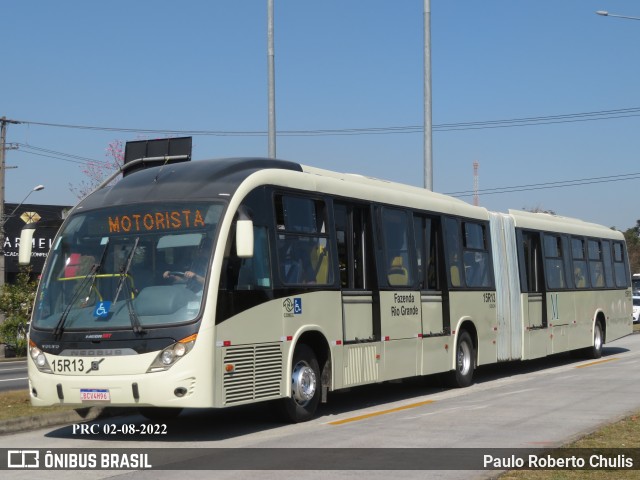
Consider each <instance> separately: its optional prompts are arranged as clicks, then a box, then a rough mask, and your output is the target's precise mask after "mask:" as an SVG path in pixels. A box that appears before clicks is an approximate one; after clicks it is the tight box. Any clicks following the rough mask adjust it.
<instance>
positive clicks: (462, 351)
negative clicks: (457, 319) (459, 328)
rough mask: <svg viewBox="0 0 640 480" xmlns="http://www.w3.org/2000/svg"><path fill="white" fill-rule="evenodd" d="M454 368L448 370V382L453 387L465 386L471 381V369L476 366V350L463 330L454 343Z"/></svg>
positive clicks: (469, 336) (467, 333)
mask: <svg viewBox="0 0 640 480" xmlns="http://www.w3.org/2000/svg"><path fill="white" fill-rule="evenodd" d="M455 355H456V368H455V370H452V371H451V372H449V378H448V380H449V381H448V383H449V386H451V387H454V388H465V387H468V386H469V385H471V383H472V381H473V371H474V370H475V368H476V350H475V348H473V341H472V340H471V335H469V332H467V331H463V332H462V333H461V334H460V336H459V337H458V343H457V344H456V352H455Z"/></svg>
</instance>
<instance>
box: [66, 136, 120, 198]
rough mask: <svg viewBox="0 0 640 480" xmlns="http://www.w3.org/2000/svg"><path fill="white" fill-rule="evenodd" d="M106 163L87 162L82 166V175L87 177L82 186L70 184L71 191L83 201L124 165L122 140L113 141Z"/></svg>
mask: <svg viewBox="0 0 640 480" xmlns="http://www.w3.org/2000/svg"><path fill="white" fill-rule="evenodd" d="M104 155H105V157H107V161H105V162H87V163H85V164H84V165H83V166H82V173H84V175H85V176H86V178H85V179H84V180H82V182H81V183H80V185H73V184H71V183H70V184H69V190H71V192H72V193H73V194H74V195H75V196H76V197H77V198H78V200H82V199H83V198H84V197H86V196H87V195H89V194H90V193H91V192H93V191H94V190H95V189H96V187H97V186H98V185H100V184H101V183H102V182H103V181H104V180H105V179H106V178H107V177H108V176H109V175H111V174H112V173H113V172H115V171H116V170H118V169H119V168H120V167H122V165H123V164H124V146H123V142H122V140H113V141H112V142H111V143H110V144H109V145H107V148H106V150H105V154H104Z"/></svg>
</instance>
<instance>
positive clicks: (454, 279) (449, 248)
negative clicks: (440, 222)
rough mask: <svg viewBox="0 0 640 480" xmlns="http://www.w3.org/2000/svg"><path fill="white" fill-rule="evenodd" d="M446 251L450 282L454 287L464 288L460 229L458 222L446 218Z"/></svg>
mask: <svg viewBox="0 0 640 480" xmlns="http://www.w3.org/2000/svg"><path fill="white" fill-rule="evenodd" d="M444 232H445V249H446V252H447V268H448V269H449V282H450V285H451V286H452V287H461V286H462V277H461V275H460V272H461V270H462V263H461V262H460V228H459V226H458V220H456V219H455V218H446V219H445V224H444Z"/></svg>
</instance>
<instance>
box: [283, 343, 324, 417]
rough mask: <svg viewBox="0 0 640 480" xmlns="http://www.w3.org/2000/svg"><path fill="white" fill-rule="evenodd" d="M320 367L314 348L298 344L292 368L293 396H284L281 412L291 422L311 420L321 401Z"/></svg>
mask: <svg viewBox="0 0 640 480" xmlns="http://www.w3.org/2000/svg"><path fill="white" fill-rule="evenodd" d="M320 390H321V388H320V368H319V366H318V360H317V359H316V356H315V354H314V353H313V350H311V348H309V347H308V346H307V345H304V344H303V345H298V346H297V347H296V350H295V352H294V354H293V363H292V368H291V397H288V398H283V399H282V400H281V403H280V412H281V414H282V416H283V418H284V420H286V421H288V422H291V423H299V422H306V421H307V420H311V419H312V418H313V416H314V415H315V413H316V409H317V408H318V403H319V402H320Z"/></svg>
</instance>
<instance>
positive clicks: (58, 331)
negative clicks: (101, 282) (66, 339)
mask: <svg viewBox="0 0 640 480" xmlns="http://www.w3.org/2000/svg"><path fill="white" fill-rule="evenodd" d="M108 248H109V240H108V239H107V242H106V244H105V246H104V249H103V250H102V255H101V256H100V261H99V262H98V263H94V264H93V265H92V266H91V270H89V273H87V276H86V277H84V278H83V279H82V283H80V285H78V288H77V289H76V291H75V292H74V294H73V296H72V297H71V301H70V302H69V303H68V304H67V306H66V307H65V309H64V311H63V312H62V315H60V319H59V320H58V323H57V324H56V328H54V329H53V335H54V336H55V337H59V336H61V335H62V332H63V329H64V324H65V322H66V321H67V318H68V317H69V313H70V312H71V309H72V308H73V306H74V305H75V303H76V301H77V300H78V298H79V297H80V295H81V294H82V292H84V289H85V287H86V285H88V284H89V282H91V286H90V287H89V295H91V289H92V288H93V286H94V284H95V280H96V276H97V275H98V272H99V271H100V269H101V268H102V262H104V259H105V257H106V254H107V249H108Z"/></svg>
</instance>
